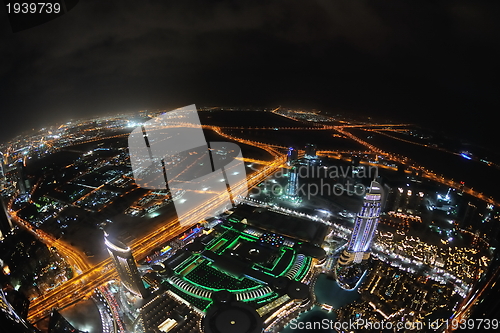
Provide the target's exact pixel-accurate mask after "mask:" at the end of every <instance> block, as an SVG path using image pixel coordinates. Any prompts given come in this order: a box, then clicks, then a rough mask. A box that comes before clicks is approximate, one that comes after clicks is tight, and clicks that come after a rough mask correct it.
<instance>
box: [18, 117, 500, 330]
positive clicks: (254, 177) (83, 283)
mask: <svg viewBox="0 0 500 333" xmlns="http://www.w3.org/2000/svg"><path fill="white" fill-rule="evenodd" d="M186 126H188V127H192V126H194V125H192V124H187V123H181V122H179V123H176V124H174V127H186ZM381 126H385V125H341V126H331V125H322V127H318V128H314V129H316V130H333V131H336V132H338V133H340V134H342V135H344V136H345V137H347V138H349V139H351V140H353V141H355V142H358V143H359V144H361V145H363V146H365V147H367V148H368V150H369V151H370V152H371V153H375V154H377V155H380V156H384V158H387V159H389V160H392V161H395V162H399V163H402V164H404V165H406V166H408V167H410V168H411V169H413V170H415V171H420V172H421V173H422V176H423V177H425V178H428V179H431V180H433V181H436V182H440V183H442V184H446V185H447V186H450V187H454V188H457V189H460V190H462V191H464V192H465V193H467V194H470V195H472V196H475V197H477V198H479V199H482V200H484V201H486V202H490V203H493V204H495V205H500V204H499V203H498V202H495V201H493V200H492V199H491V198H486V197H485V196H483V195H482V194H481V193H477V192H475V191H473V190H472V189H469V188H464V187H463V186H461V184H458V183H456V182H454V181H452V180H449V179H445V178H444V177H443V176H439V175H436V174H434V173H433V172H431V171H429V170H426V169H425V168H424V167H421V166H418V165H416V164H415V163H414V162H412V161H410V160H409V159H408V158H406V157H404V156H399V155H396V154H392V153H388V152H384V151H382V150H381V149H379V148H378V147H375V146H374V145H372V144H370V143H368V142H366V141H363V140H362V139H360V138H359V137H357V136H355V135H354V134H352V133H350V132H349V131H348V128H350V127H355V128H360V127H365V128H370V127H371V128H377V127H381ZM387 126H389V125H387ZM390 126H404V125H395V124H390ZM203 128H205V129H210V130H212V131H214V132H216V133H217V134H219V135H220V136H222V137H224V138H226V139H229V140H232V141H236V142H238V143H240V144H246V145H251V146H255V147H258V148H261V149H263V150H265V151H267V152H268V153H270V154H271V156H272V157H273V161H265V162H264V161H257V160H249V159H245V158H244V159H243V160H244V161H248V162H256V163H259V164H261V165H262V168H261V169H260V170H259V171H256V172H254V173H253V174H250V175H247V177H246V180H243V181H241V182H240V183H238V184H235V185H234V186H233V187H232V189H233V188H234V189H236V190H237V191H236V192H235V193H232V195H233V198H235V197H237V196H238V195H241V194H246V192H247V191H248V190H249V189H251V188H252V187H254V186H256V185H257V184H259V183H260V182H262V181H264V180H265V179H266V178H267V177H268V176H269V175H270V174H272V173H273V172H275V171H276V170H278V168H280V167H284V162H285V160H286V155H285V150H284V149H283V148H285V147H281V146H276V145H269V144H265V143H261V142H257V141H252V140H246V139H241V138H238V137H235V136H232V135H229V134H227V133H224V132H223V129H224V128H223V127H218V126H208V125H204V126H203ZM262 129H271V128H262ZM283 129H285V128H283ZM286 129H299V128H292V127H288V128H286ZM300 129H304V128H300ZM311 129H312V128H311ZM101 139H102V138H101ZM91 141H92V140H91ZM323 153H328V152H323ZM331 153H335V152H331ZM245 181H246V185H247V186H245ZM238 191H239V192H238ZM226 199H227V194H226V192H224V193H220V194H219V195H216V196H214V197H213V198H211V199H210V200H208V201H206V202H204V203H203V205H200V206H197V207H196V208H193V209H191V210H190V211H189V212H187V213H185V214H183V215H182V216H179V217H178V218H174V219H171V220H168V221H164V224H163V225H162V226H161V227H160V228H158V229H156V230H155V231H154V232H152V233H150V234H148V235H145V236H142V237H140V238H138V239H136V240H135V241H134V243H133V244H130V245H129V246H130V248H131V250H132V252H133V254H134V257H135V258H136V259H141V258H144V257H145V256H146V255H148V254H149V253H150V252H151V251H152V250H153V249H154V248H156V247H158V246H160V245H162V244H164V243H165V242H167V241H168V240H170V239H172V238H174V237H176V236H178V235H179V234H181V233H182V232H185V231H186V230H188V229H189V228H190V227H191V226H193V225H195V224H196V223H199V222H200V221H202V220H203V219H204V218H205V217H206V216H207V215H208V214H210V213H211V212H213V208H214V207H218V206H219V205H222V204H224V203H225V201H226ZM13 213H14V218H15V219H16V221H17V222H18V223H20V224H22V225H23V226H25V227H26V228H28V229H29V230H30V231H31V232H33V233H34V234H36V235H37V237H39V238H40V239H42V240H43V241H44V242H45V243H46V244H47V245H49V246H55V247H56V248H57V249H58V250H59V252H60V253H61V254H62V255H64V256H65V257H67V258H68V262H70V263H71V265H72V266H73V267H74V268H75V269H76V270H77V271H78V272H80V273H81V274H79V275H78V276H75V277H74V278H73V279H71V280H69V281H67V282H66V283H64V284H63V285H61V286H59V287H57V288H55V289H53V290H51V291H50V292H48V293H46V294H45V295H43V296H42V297H39V298H37V299H35V300H34V301H32V302H31V304H30V311H29V317H28V319H29V321H30V322H33V323H35V322H37V321H39V320H40V319H42V318H44V317H46V316H47V315H48V314H49V313H50V310H51V309H52V308H63V307H65V306H67V305H69V304H71V303H73V302H75V301H77V300H79V299H81V298H84V297H88V296H89V295H90V294H91V293H92V292H93V291H94V290H95V289H96V288H98V287H99V286H101V285H102V284H104V283H106V282H108V281H111V280H114V279H117V278H118V277H117V273H116V271H115V269H114V267H113V264H112V260H111V258H108V259H106V260H104V261H102V262H101V263H99V264H97V265H95V266H93V267H92V265H91V264H90V263H89V262H88V260H87V258H86V256H85V255H84V254H83V253H81V252H80V251H78V250H77V249H75V248H72V247H70V246H68V245H67V244H66V243H64V242H62V241H60V240H56V239H54V238H53V237H52V236H50V235H48V234H46V233H44V232H43V231H41V230H37V229H34V228H33V227H32V226H31V225H30V224H29V223H28V222H27V221H23V220H22V219H20V218H19V217H18V216H17V215H16V214H15V212H13ZM180 220H181V221H182V222H183V223H182V225H181V224H180V223H179V221H180ZM103 246H104V244H103ZM489 284H490V283H487V284H486V286H488V285H489ZM486 286H485V288H486ZM484 290H485V289H482V290H481V291H480V292H476V293H475V294H474V295H471V294H470V295H469V296H468V298H467V299H466V300H464V303H463V304H461V307H460V311H459V312H457V316H456V317H457V318H464V317H465V316H466V314H467V313H468V311H469V309H470V307H471V306H472V305H473V304H474V303H475V301H476V300H477V299H478V297H479V296H480V295H481V293H482V292H483V291H484Z"/></svg>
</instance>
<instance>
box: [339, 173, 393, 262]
mask: <svg viewBox="0 0 500 333" xmlns="http://www.w3.org/2000/svg"><path fill="white" fill-rule="evenodd" d="M383 194H384V192H383V190H382V186H381V185H380V184H379V183H378V182H376V181H372V183H371V185H370V188H369V189H368V193H366V195H365V198H364V201H363V207H362V208H361V211H360V212H359V213H358V215H357V216H356V221H355V223H354V228H353V230H352V235H351V239H350V241H349V243H348V244H347V249H345V250H344V252H343V253H342V255H341V256H340V258H339V261H338V263H339V264H340V265H350V264H352V263H360V262H361V261H363V260H366V259H368V258H369V257H370V247H371V244H372V242H373V237H374V236H375V230H376V229H377V224H378V220H379V216H380V210H381V207H382V199H383Z"/></svg>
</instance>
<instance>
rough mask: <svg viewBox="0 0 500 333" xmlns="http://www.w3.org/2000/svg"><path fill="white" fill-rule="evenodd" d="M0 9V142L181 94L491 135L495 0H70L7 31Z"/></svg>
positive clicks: (499, 25) (499, 40)
mask: <svg viewBox="0 0 500 333" xmlns="http://www.w3.org/2000/svg"><path fill="white" fill-rule="evenodd" d="M0 17H2V19H0V40H1V44H0V45H1V47H0V59H1V64H0V109H1V112H2V113H1V115H2V122H1V126H2V132H1V133H0V140H2V141H4V140H7V139H9V138H11V137H13V136H14V135H17V134H19V133H20V131H21V130H24V129H30V128H41V127H43V126H45V125H50V124H53V123H54V122H61V121H66V120H69V119H70V118H72V117H80V116H91V115H99V114H106V113H116V112H120V111H133V110H140V109H156V108H160V109H171V108H176V107H182V106H185V105H189V104H193V103H195V104H196V105H198V106H212V105H217V106H262V107H273V106H277V105H283V106H287V107H304V108H317V109H320V110H322V111H334V112H342V113H344V114H349V113H353V114H357V113H360V114H368V115H372V116H376V117H389V118H393V119H395V120H401V121H407V120H409V121H415V122H419V123H423V124H430V125H431V126H434V127H438V128H439V127H441V128H446V129H447V130H450V131H452V132H455V134H456V133H460V132H463V133H462V134H461V135H463V136H464V137H467V138H472V139H475V140H476V141H483V142H484V141H485V140H486V139H491V138H494V137H495V136H494V135H493V134H492V133H491V132H488V130H492V129H495V128H496V124H495V122H497V121H496V120H494V119H495V117H496V116H495V114H498V111H499V110H500V108H499V106H500V103H499V97H498V96H499V92H500V84H499V76H498V74H499V72H500V71H499V65H498V63H499V59H500V36H499V35H500V20H499V19H498V18H499V17H500V2H498V1H478V0H473V1H460V0H457V1H407V0H397V1H358V0H345V1H333V0H330V1H322V0H307V1H256V0H252V1H206V0H205V1H143V0H141V1H126V0H119V1H118V0H113V1H111V0H106V1H101V0H89V1H85V0H81V1H80V2H79V4H78V5H77V6H76V7H74V8H73V9H72V10H71V11H69V12H68V13H67V14H65V15H63V16H61V17H59V18H57V19H55V20H53V21H50V22H48V23H46V24H43V25H39V26H37V27H34V28H31V29H28V30H24V31H20V32H17V33H13V32H12V30H11V27H10V25H9V21H8V19H7V14H6V10H5V8H4V7H2V9H1V10H0ZM492 113H493V114H492ZM496 142H498V139H496Z"/></svg>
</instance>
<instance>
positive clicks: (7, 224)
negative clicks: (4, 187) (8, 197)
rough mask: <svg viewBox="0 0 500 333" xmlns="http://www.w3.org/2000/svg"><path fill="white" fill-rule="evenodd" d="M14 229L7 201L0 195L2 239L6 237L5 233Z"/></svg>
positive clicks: (0, 232) (0, 233)
mask: <svg viewBox="0 0 500 333" xmlns="http://www.w3.org/2000/svg"><path fill="white" fill-rule="evenodd" d="M12 229H13V225H12V221H11V219H10V216H9V213H7V207H6V206H5V202H4V200H3V198H2V196H1V195H0V240H2V239H4V238H5V235H7V234H8V233H9V232H10V231H11V230H12Z"/></svg>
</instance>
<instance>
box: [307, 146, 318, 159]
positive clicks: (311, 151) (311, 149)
mask: <svg viewBox="0 0 500 333" xmlns="http://www.w3.org/2000/svg"><path fill="white" fill-rule="evenodd" d="M316 150H317V149H316V145H314V144H312V143H309V144H307V145H306V151H305V157H306V158H308V159H314V158H316Z"/></svg>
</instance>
